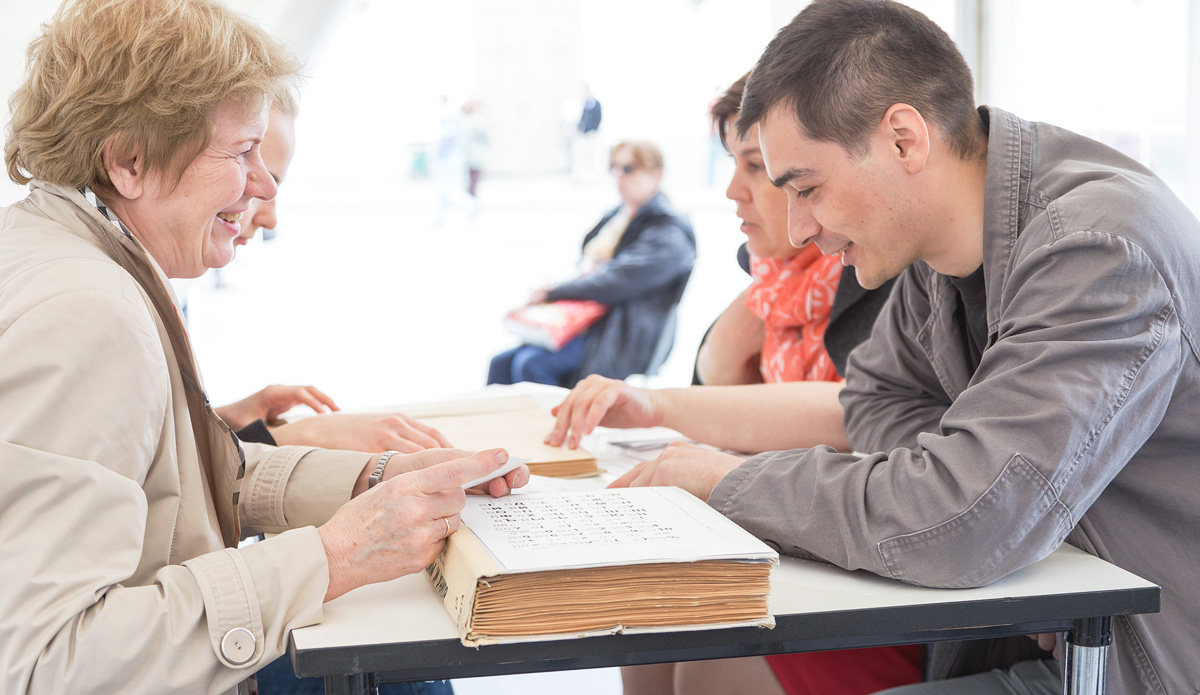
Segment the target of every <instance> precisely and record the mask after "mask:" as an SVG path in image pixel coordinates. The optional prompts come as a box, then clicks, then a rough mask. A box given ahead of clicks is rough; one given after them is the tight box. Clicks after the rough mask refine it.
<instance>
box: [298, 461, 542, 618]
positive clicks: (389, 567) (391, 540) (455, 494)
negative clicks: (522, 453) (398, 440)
mask: <svg viewBox="0 0 1200 695" xmlns="http://www.w3.org/2000/svg"><path fill="white" fill-rule="evenodd" d="M451 453H452V455H455V456H458V455H461V454H462V453H463V452H461V451H454V452H451ZM432 454H433V452H427V453H425V454H414V455H413V456H415V457H423V458H422V460H420V461H409V464H410V465H413V466H415V467H414V468H413V469H412V470H409V471H408V472H404V473H399V474H392V475H387V476H386V478H387V479H386V480H384V481H383V482H381V483H380V484H378V485H376V486H375V487H374V488H373V489H371V490H370V492H369V493H368V494H364V495H359V496H357V497H355V498H354V499H352V500H350V501H349V502H347V503H346V504H345V505H343V506H342V508H341V509H339V510H338V511H337V512H336V513H335V514H334V515H333V517H332V518H331V519H330V520H329V521H327V522H325V524H324V525H322V526H321V527H320V528H319V529H317V530H318V531H319V532H320V534H321V542H322V544H323V545H324V546H325V557H326V560H327V562H328V564H329V588H328V589H327V590H326V592H325V600H326V601H329V600H332V599H334V598H337V597H338V596H341V595H342V594H344V593H346V592H347V591H350V590H351V589H356V588H358V587H360V586H364V585H366V584H373V583H375V582H382V581H387V580H389V579H395V578H396V577H401V576H404V575H406V574H412V573H414V572H419V571H421V570H422V569H424V568H425V567H426V566H427V565H429V563H431V562H433V560H434V558H436V557H437V556H438V553H440V552H441V551H442V548H443V547H444V546H445V543H446V541H445V539H446V537H447V536H449V535H450V534H451V533H453V532H454V531H455V529H457V528H458V523H459V513H460V512H461V511H462V508H463V505H464V504H465V503H466V492H465V491H463V489H462V488H461V487H460V486H461V485H462V484H463V483H466V482H470V481H472V480H474V479H475V478H480V477H482V476H484V475H487V474H488V473H490V472H492V471H494V470H496V469H497V468H499V467H500V466H502V465H504V463H505V462H507V461H508V454H507V453H506V452H505V451H504V450H503V449H490V450H488V451H481V452H479V453H477V454H473V455H471V456H468V457H465V458H455V459H453V460H449V461H441V462H437V461H435V459H438V458H440V456H442V455H443V454H439V455H437V456H434V455H432ZM409 458H411V457H409ZM396 463H399V461H397V462H396ZM372 465H373V464H372ZM391 468H392V462H390V461H389V463H388V469H389V470H388V473H391ZM512 476H516V477H517V478H521V477H523V478H524V480H528V479H529V469H527V468H525V467H524V466H522V467H521V468H518V469H517V470H515V471H512V472H510V473H509V474H508V475H507V476H504V477H503V478H497V479H496V480H492V481H491V484H493V485H494V484H495V483H497V482H498V481H500V482H501V485H509V484H511V483H512V481H511V480H508V479H509V478H510V477H512ZM493 489H495V488H493Z"/></svg>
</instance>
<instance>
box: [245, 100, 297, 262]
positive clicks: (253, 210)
mask: <svg viewBox="0 0 1200 695" xmlns="http://www.w3.org/2000/svg"><path fill="white" fill-rule="evenodd" d="M260 151H261V152H262V161H263V164H265V165H266V167H267V171H269V172H270V173H271V178H273V179H275V185H277V186H278V185H279V184H281V183H283V177H284V176H285V175H286V174H287V170H288V167H289V166H290V165H291V163H292V154H293V153H295V151H296V126H295V120H294V119H293V118H292V117H291V116H288V115H285V114H282V113H279V112H278V111H271V120H270V123H269V125H268V126H267V134H266V136H265V137H264V138H263V141H262V146H261V147H260ZM243 217H244V218H245V219H246V222H245V224H244V225H243V226H242V233H241V234H239V235H238V236H237V238H235V239H234V240H233V243H234V244H235V245H236V246H245V245H246V244H248V243H250V240H251V239H253V238H254V235H255V234H257V233H258V230H260V229H263V228H264V227H265V228H266V229H274V228H275V225H276V224H277V223H278V219H277V218H276V216H275V199H274V198H272V199H271V200H258V199H255V200H253V201H251V202H250V209H249V210H247V211H246V215H244V216H243Z"/></svg>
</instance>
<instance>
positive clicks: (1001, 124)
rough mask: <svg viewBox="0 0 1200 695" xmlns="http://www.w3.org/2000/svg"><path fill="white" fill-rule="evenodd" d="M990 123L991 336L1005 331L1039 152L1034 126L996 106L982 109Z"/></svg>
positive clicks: (987, 253)
mask: <svg viewBox="0 0 1200 695" xmlns="http://www.w3.org/2000/svg"><path fill="white" fill-rule="evenodd" d="M979 111H980V115H981V116H982V117H983V118H984V119H986V120H987V122H988V154H987V179H986V183H985V184H984V204H983V276H984V286H985V288H986V291H987V323H988V334H989V335H992V334H995V333H998V332H999V329H1000V294H1001V291H1002V290H1003V288H1004V284H1005V282H1006V281H1007V279H1008V273H1009V270H1010V265H1011V262H1012V254H1013V249H1014V248H1015V247H1016V244H1017V236H1018V235H1019V234H1020V233H1021V227H1022V224H1023V222H1024V220H1023V219H1022V215H1023V213H1024V212H1025V211H1026V210H1027V204H1028V202H1029V188H1030V181H1031V180H1032V178H1033V156H1034V150H1035V148H1036V146H1037V144H1036V142H1035V140H1034V134H1033V127H1032V124H1031V123H1030V122H1029V121H1025V120H1022V119H1020V118H1017V117H1016V116H1014V115H1013V114H1011V113H1008V112H1007V111H1002V110H1000V109H997V108H995V107H992V106H981V107H979Z"/></svg>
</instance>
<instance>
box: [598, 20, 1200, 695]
mask: <svg viewBox="0 0 1200 695" xmlns="http://www.w3.org/2000/svg"><path fill="white" fill-rule="evenodd" d="M755 123H758V124H759V125H760V132H761V143H762V150H763V155H764V159H765V160H766V166H767V169H768V172H769V174H770V176H771V177H772V180H773V181H774V182H775V184H776V185H778V186H781V187H786V188H787V189H788V190H789V192H790V193H791V194H792V205H793V206H794V210H795V211H799V210H803V211H804V213H805V214H795V215H793V227H792V229H791V230H790V234H791V237H792V240H793V242H795V243H801V242H803V241H805V240H810V239H811V240H812V241H814V242H815V243H816V244H818V245H819V246H820V247H821V249H822V250H823V251H824V252H826V253H835V254H840V255H841V257H842V259H843V263H844V264H846V265H848V266H849V265H852V266H854V269H855V272H856V273H857V276H858V280H859V282H860V283H861V284H862V285H863V286H864V287H868V288H869V287H877V286H879V285H880V284H881V283H883V282H884V281H886V280H887V279H888V278H891V277H894V276H897V275H898V276H899V280H898V281H897V284H896V286H895V289H894V291H893V293H892V296H891V299H890V300H889V302H888V304H887V305H886V306H885V307H884V310H883V313H882V314H881V315H880V318H879V320H878V322H877V323H876V324H875V327H874V330H873V333H872V335H871V338H870V340H869V341H868V342H867V343H865V344H863V345H862V346H861V347H859V348H858V349H857V350H856V351H855V352H854V353H852V354H851V356H850V364H849V367H848V374H847V385H846V387H845V389H844V390H843V392H842V396H841V400H842V404H843V405H844V407H845V413H846V432H847V434H848V436H849V440H850V443H851V444H852V445H853V446H854V448H855V449H856V450H859V451H866V452H881V453H873V454H870V455H867V456H865V457H861V458H860V457H856V456H852V455H845V454H838V453H836V452H834V451H832V450H831V449H828V448H825V447H818V448H815V449H808V450H796V451H786V452H775V453H768V454H762V455H759V456H755V457H752V458H749V459H746V460H745V461H742V460H741V459H738V458H735V457H730V456H727V455H725V454H722V453H719V452H702V451H700V450H696V449H693V448H689V447H685V446H675V447H672V448H671V449H669V450H668V451H667V452H666V453H665V454H664V455H663V456H662V457H660V458H659V459H656V460H655V461H651V462H648V463H647V464H643V466H642V467H640V468H639V469H635V470H634V471H632V472H631V473H630V474H628V475H627V476H625V477H624V478H622V479H621V480H619V481H618V483H617V484H621V485H624V484H676V485H681V486H683V487H685V488H687V489H689V490H691V491H692V492H694V493H695V494H697V495H699V496H701V497H702V498H707V499H708V501H709V503H710V504H711V505H713V506H714V507H715V508H717V509H719V510H720V511H722V512H723V513H725V514H726V515H728V516H729V517H730V518H732V519H734V520H735V521H737V522H738V523H740V524H741V525H742V526H744V527H746V528H747V529H749V530H750V531H752V532H753V533H755V534H756V535H758V536H760V537H761V538H764V539H767V540H770V541H772V542H774V543H775V544H776V545H778V546H779V547H780V548H781V549H782V550H783V551H784V552H787V553H792V554H796V555H801V556H808V557H814V556H815V557H818V558H822V559H824V560H828V561H830V562H833V563H835V564H837V565H840V566H842V567H846V568H850V569H859V568H862V569H868V570H870V571H872V572H876V573H878V574H881V575H883V576H887V577H893V578H896V579H900V580H902V581H906V582H911V583H914V584H920V585H926V586H940V587H967V586H977V585H982V584H987V583H989V582H992V581H995V580H996V579H998V578H1000V577H1003V576H1004V575H1006V574H1008V573H1010V572H1012V571H1014V570H1017V569H1020V568H1022V567H1025V566H1027V565H1029V564H1031V563H1033V562H1036V561H1037V560H1039V559H1041V558H1043V557H1045V556H1046V555H1047V554H1049V553H1050V552H1052V551H1053V550H1054V549H1055V548H1057V547H1058V545H1059V544H1060V543H1063V542H1064V541H1065V542H1068V543H1071V544H1073V545H1076V546H1078V547H1080V548H1083V549H1084V550H1086V551H1088V552H1090V553H1093V554H1095V555H1097V556H1099V557H1101V558H1104V559H1105V560H1108V561H1109V562H1112V563H1114V564H1116V565H1119V566H1121V567H1124V568H1126V569H1128V570H1130V571H1132V572H1134V573H1136V574H1138V575H1140V576H1142V577H1145V578H1146V579H1149V580H1151V581H1153V582H1155V583H1157V584H1160V585H1161V586H1162V612H1161V613H1158V614H1154V615H1144V616H1123V617H1119V618H1117V619H1116V620H1115V623H1114V642H1113V647H1112V651H1111V654H1110V658H1109V661H1108V668H1109V670H1108V674H1109V682H1110V683H1111V685H1112V689H1111V690H1110V692H1117V693H1135V692H1136V693H1188V694H1191V693H1196V692H1200V665H1198V664H1200V659H1197V657H1196V655H1197V654H1200V631H1197V630H1196V629H1195V626H1196V625H1197V624H1200V600H1197V598H1196V597H1195V595H1194V587H1195V572H1196V568H1197V567H1200V533H1197V529H1198V528H1200V463H1198V461H1197V451H1200V428H1197V426H1196V421H1197V414H1198V413H1200V223H1198V222H1197V220H1196V218H1195V217H1194V216H1193V215H1192V214H1191V213H1190V212H1189V211H1188V210H1187V208H1186V207H1185V206H1184V205H1183V204H1182V203H1181V202H1180V201H1179V200H1178V199H1177V198H1176V197H1175V196H1174V195H1172V193H1171V192H1170V191H1169V190H1168V188H1167V186H1166V185H1165V184H1164V183H1163V182H1162V181H1161V180H1159V179H1158V178H1157V177H1155V176H1154V175H1153V174H1152V173H1151V172H1150V171H1148V170H1147V169H1145V168H1144V167H1142V166H1141V165H1139V164H1138V163H1136V162H1134V161H1132V160H1131V159H1129V158H1127V157H1125V156H1123V155H1121V154H1120V153H1118V152H1116V151H1114V150H1112V149H1110V148H1108V147H1105V146H1104V145H1101V144H1100V143H1097V142H1094V141H1092V140H1089V139H1087V138H1084V137H1081V136H1078V135H1075V134H1073V133H1070V132H1067V131H1065V130H1062V129H1060V128H1056V127H1053V126H1050V125H1046V124H1043V123H1031V122H1028V121H1023V120H1021V119H1019V118H1017V117H1016V116H1013V115H1012V114H1009V113H1006V112H1004V111H1001V110H999V109H995V108H990V107H983V108H979V109H976V108H975V107H974V104H973V97H972V84H971V76H970V72H969V70H968V68H967V66H966V64H965V62H964V61H963V59H962V57H961V55H960V54H959V53H958V51H957V49H956V48H955V47H954V44H953V42H952V41H951V40H950V38H949V37H948V36H946V34H945V33H944V32H942V31H941V30H940V29H939V28H938V27H937V26H936V25H935V24H933V23H932V22H931V21H929V20H928V19H927V18H925V17H924V16H922V15H920V14H919V13H917V12H915V11H913V10H911V9H909V8H906V7H904V6H902V5H898V4H896V3H892V2H886V1H880V0H833V1H830V0H817V1H816V2H814V3H812V4H811V5H809V6H808V7H807V8H806V9H805V10H804V11H803V12H801V13H800V15H798V16H797V17H796V19H795V20H793V22H792V23H791V24H790V25H788V26H787V27H785V28H784V29H783V30H782V31H780V33H779V34H778V35H777V36H776V38H775V39H774V40H773V41H772V42H771V44H770V45H769V46H768V47H767V50H766V52H765V53H764V54H763V56H762V58H761V59H760V60H759V62H758V65H757V66H756V67H755V68H754V71H753V73H752V76H751V78H750V81H749V83H748V85H747V87H746V94H745V98H744V100H743V102H742V112H741V118H740V119H739V121H738V127H739V129H745V128H749V127H751V126H752V125H754V124H755ZM806 219H811V220H813V222H811V223H810V224H802V221H803V220H806ZM971 680H972V682H971V683H953V682H947V683H942V684H937V685H933V684H928V685H925V686H913V687H917V688H922V687H924V688H941V689H940V690H926V691H924V692H1010V691H1009V690H1003V689H1002V688H1004V687H1009V686H1010V685H1011V684H1012V682H1013V681H1025V682H1026V685H1025V686H1022V687H1026V688H1029V689H1030V690H1031V691H1033V692H1044V691H1047V689H1048V690H1049V691H1053V690H1054V689H1058V691H1059V692H1061V687H1062V686H1061V684H1060V681H1059V674H1058V673H1057V669H1054V668H1050V667H1044V666H1043V667H1040V668H1038V669H1024V670H1022V669H1015V670H1013V671H1009V672H1001V673H992V674H985V675H983V676H973V677H971ZM981 680H984V681H989V682H988V683H983V682H980V681H981ZM1004 681H1007V682H1008V684H1007V685H1006V684H1004V683H1003V682H1004ZM988 688H994V690H989V689H988ZM995 688H1001V689H995ZM1038 688H1041V689H1038ZM1014 692H1026V691H1025V690H1017V691H1014Z"/></svg>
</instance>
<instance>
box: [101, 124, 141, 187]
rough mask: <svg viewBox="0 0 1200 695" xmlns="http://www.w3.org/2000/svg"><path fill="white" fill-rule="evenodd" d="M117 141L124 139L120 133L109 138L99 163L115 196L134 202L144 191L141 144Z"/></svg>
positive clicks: (132, 140)
mask: <svg viewBox="0 0 1200 695" xmlns="http://www.w3.org/2000/svg"><path fill="white" fill-rule="evenodd" d="M119 140H126V138H125V136H124V135H123V134H121V133H114V134H113V135H111V136H109V138H108V140H107V141H106V142H105V143H104V149H103V150H102V151H101V153H100V158H101V162H102V163H103V165H104V171H105V173H107V174H108V180H109V181H110V182H112V185H113V188H115V189H116V191H117V194H119V195H120V196H121V197H122V198H125V199H126V200H136V199H137V198H140V197H141V196H142V194H143V193H145V189H146V158H145V156H144V155H143V153H142V144H141V142H139V141H137V140H134V139H129V141H126V142H118V141H119Z"/></svg>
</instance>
